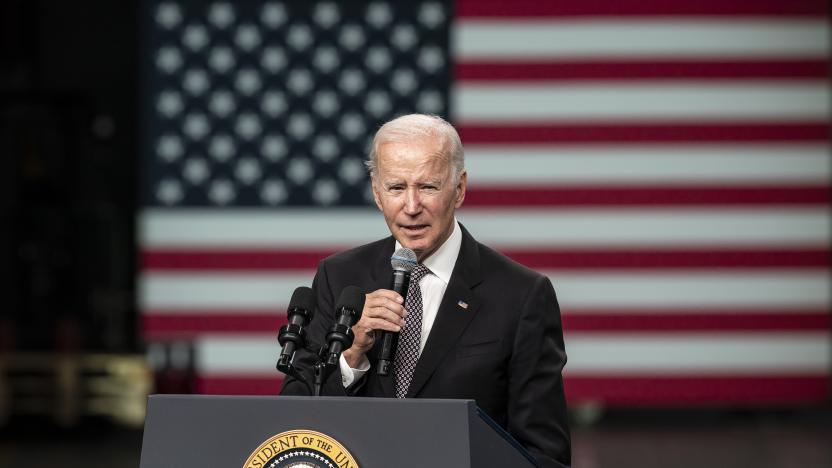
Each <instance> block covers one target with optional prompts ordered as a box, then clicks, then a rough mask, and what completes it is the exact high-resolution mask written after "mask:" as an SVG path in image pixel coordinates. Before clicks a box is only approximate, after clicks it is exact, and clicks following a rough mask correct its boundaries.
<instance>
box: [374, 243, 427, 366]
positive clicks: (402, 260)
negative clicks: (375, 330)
mask: <svg viewBox="0 0 832 468" xmlns="http://www.w3.org/2000/svg"><path fill="white" fill-rule="evenodd" d="M416 265H418V262H417V259H416V252H414V251H412V250H410V249H408V248H401V249H398V250H396V251H395V252H394V253H393V256H392V257H390V266H392V267H393V284H392V286H391V287H390V289H392V290H393V291H395V292H397V293H399V295H400V296H402V297H405V296H406V295H407V287H408V286H409V285H410V272H411V271H413V269H414V268H416ZM398 344H399V334H398V333H395V332H391V331H386V330H385V331H384V332H382V334H381V350H380V352H379V359H378V370H377V373H378V375H388V374H389V373H390V366H391V365H392V364H393V358H394V356H395V355H396V346H397V345H398Z"/></svg>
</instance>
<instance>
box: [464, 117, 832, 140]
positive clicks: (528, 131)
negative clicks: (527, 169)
mask: <svg viewBox="0 0 832 468" xmlns="http://www.w3.org/2000/svg"><path fill="white" fill-rule="evenodd" d="M458 129H459V133H460V136H461V138H462V140H463V141H464V142H466V143H468V144H479V145H481V144H506V143H522V144H530V143H549V144H555V143H560V144H564V143H568V144H578V143H580V144H599V143H601V144H611V143H616V144H632V143H641V144H643V143H690V144H693V145H701V144H711V143H721V142H789V141H804V142H822V143H828V141H829V124H828V122H827V121H826V120H806V121H803V122H753V123H752V122H727V121H724V122H720V123H719V124H716V123H711V122H700V123H693V122H685V123H666V122H661V123H660V122H640V123H632V124H624V123H617V124H613V123H603V122H597V123H592V124H588V123H578V122H573V123H565V122H560V123H557V124H554V123H541V122H511V123H507V122H503V123H499V124H497V123H471V122H468V123H462V124H460V126H459V127H458Z"/></svg>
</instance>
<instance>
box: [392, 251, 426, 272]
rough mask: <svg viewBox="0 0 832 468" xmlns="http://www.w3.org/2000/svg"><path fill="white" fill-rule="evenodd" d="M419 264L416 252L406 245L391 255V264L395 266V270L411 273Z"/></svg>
mask: <svg viewBox="0 0 832 468" xmlns="http://www.w3.org/2000/svg"><path fill="white" fill-rule="evenodd" d="M418 264H419V263H418V262H417V260H416V252H414V251H412V250H410V249H408V248H406V247H402V248H401V249H398V250H396V251H395V252H393V256H392V257H390V266H392V267H393V270H398V271H406V272H408V273H410V272H411V271H413V269H414V268H416V265H418Z"/></svg>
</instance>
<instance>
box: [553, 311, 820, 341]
mask: <svg viewBox="0 0 832 468" xmlns="http://www.w3.org/2000/svg"><path fill="white" fill-rule="evenodd" d="M738 312H739V311H725V312H714V311H712V312H710V313H702V312H701V311H689V312H680V311H678V310H676V311H651V312H650V313H630V312H621V311H617V312H609V311H606V312H604V311H599V312H596V313H587V312H583V311H582V312H581V313H577V314H569V313H565V314H564V315H563V330H564V333H566V334H567V335H568V334H570V333H576V332H577V333H580V332H613V333H620V332H660V333H667V332H682V333H689V332H709V333H710V332H734V331H742V332H749V331H766V332H769V331H830V330H832V319H830V316H829V311H827V310H821V311H814V312H802V313H793V312H788V311H773V312H767V311H757V312H754V313H738Z"/></svg>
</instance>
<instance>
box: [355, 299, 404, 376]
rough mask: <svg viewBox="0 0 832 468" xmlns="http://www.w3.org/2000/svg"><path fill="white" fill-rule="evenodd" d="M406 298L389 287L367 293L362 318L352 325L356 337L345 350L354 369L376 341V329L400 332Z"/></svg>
mask: <svg viewBox="0 0 832 468" xmlns="http://www.w3.org/2000/svg"><path fill="white" fill-rule="evenodd" d="M403 303H404V298H402V296H400V295H399V294H397V293H396V292H394V291H391V290H389V289H378V290H376V291H373V292H371V293H370V294H367V299H366V300H365V301H364V310H363V311H362V312H361V320H359V321H358V323H356V324H355V325H353V326H352V333H353V335H354V336H355V339H354V340H353V342H352V347H350V348H349V349H347V350H346V351H344V354H343V356H344V359H346V361H347V364H349V365H350V367H352V368H353V369H355V368H357V367H358V366H359V364H360V362H361V360H362V358H363V357H364V355H365V354H366V353H367V351H369V350H370V348H372V347H373V344H374V343H375V342H376V334H375V331H376V330H387V331H391V332H399V331H400V330H401V329H402V327H403V326H404V317H406V316H407V311H405V310H404V306H403V305H402V304H403Z"/></svg>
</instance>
